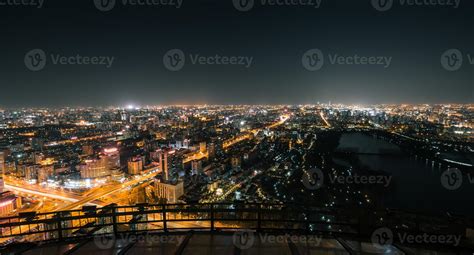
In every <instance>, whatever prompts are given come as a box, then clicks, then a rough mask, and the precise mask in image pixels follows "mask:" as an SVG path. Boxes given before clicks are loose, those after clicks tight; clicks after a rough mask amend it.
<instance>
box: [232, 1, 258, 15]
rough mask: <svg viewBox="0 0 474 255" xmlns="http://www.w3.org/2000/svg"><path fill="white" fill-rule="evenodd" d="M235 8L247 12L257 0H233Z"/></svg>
mask: <svg viewBox="0 0 474 255" xmlns="http://www.w3.org/2000/svg"><path fill="white" fill-rule="evenodd" d="M232 3H233V4H234V7H235V9H237V10H239V11H241V12H246V11H250V10H251V9H252V8H253V6H254V5H255V0H232Z"/></svg>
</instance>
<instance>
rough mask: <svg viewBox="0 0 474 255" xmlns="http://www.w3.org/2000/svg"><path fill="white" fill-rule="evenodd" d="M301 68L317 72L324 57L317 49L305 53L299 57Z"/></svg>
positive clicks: (321, 65)
mask: <svg viewBox="0 0 474 255" xmlns="http://www.w3.org/2000/svg"><path fill="white" fill-rule="evenodd" d="M301 63H302V64H303V67H304V68H305V69H306V70H308V71H317V70H319V69H321V68H322V67H323V65H324V55H323V52H322V51H321V50H319V49H311V50H308V51H306V52H305V53H304V54H303V56H302V57H301Z"/></svg>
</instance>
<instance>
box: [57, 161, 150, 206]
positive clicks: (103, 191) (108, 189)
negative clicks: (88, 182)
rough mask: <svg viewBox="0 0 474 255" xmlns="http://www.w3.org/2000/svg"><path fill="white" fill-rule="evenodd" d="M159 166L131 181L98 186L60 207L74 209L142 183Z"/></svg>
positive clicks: (148, 178)
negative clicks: (77, 199) (78, 198)
mask: <svg viewBox="0 0 474 255" xmlns="http://www.w3.org/2000/svg"><path fill="white" fill-rule="evenodd" d="M156 171H157V168H156V167H155V168H152V169H149V170H147V173H145V174H142V175H139V177H138V178H135V179H133V180H131V181H127V182H124V183H119V184H110V185H107V186H105V187H101V188H98V189H97V190H95V191H92V192H91V193H90V194H88V195H87V196H86V197H84V198H82V199H80V200H79V201H76V202H74V203H72V204H70V205H67V206H64V207H62V208H60V210H73V209H76V208H78V207H80V206H82V205H84V204H87V203H90V202H92V201H94V200H98V199H100V198H101V197H104V196H108V195H111V194H113V193H115V192H117V191H120V190H122V189H126V188H128V187H132V186H135V185H137V184H140V183H141V182H145V181H148V180H150V179H152V178H153V177H155V175H156V174H157V173H156Z"/></svg>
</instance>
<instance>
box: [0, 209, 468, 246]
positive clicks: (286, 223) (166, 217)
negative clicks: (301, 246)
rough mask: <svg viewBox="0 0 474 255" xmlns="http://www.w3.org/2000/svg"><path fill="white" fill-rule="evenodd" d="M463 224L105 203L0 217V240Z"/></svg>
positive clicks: (374, 215)
mask: <svg viewBox="0 0 474 255" xmlns="http://www.w3.org/2000/svg"><path fill="white" fill-rule="evenodd" d="M467 225H468V223H467V221H466V220H465V219H462V218H452V217H439V216H421V215H416V214H409V213H401V212H389V211H381V212H379V211H370V212H368V211H364V210H342V209H327V208H318V207H309V206H301V205H286V204H240V203H232V204H230V203H219V204H159V205H151V204H137V205H134V206H117V205H115V204H111V205H108V206H106V207H102V208H97V207H95V206H84V207H83V208H82V209H79V210H69V211H58V212H51V213H35V212H31V213H21V214H19V215H18V216H14V217H7V218H0V231H1V233H0V240H2V242H4V241H5V240H12V239H13V240H14V241H16V242H38V241H41V242H44V241H47V242H48V241H51V242H55V241H63V240H68V239H76V238H85V237H91V236H94V235H104V234H110V235H119V234H122V233H143V232H147V233H155V232H156V233H160V232H162V233H167V232H175V231H189V230H199V231H211V232H212V231H225V230H237V229H253V230H256V231H284V232H301V233H314V232H317V233H321V234H328V235H331V234H332V233H337V234H338V235H353V236H367V235H370V233H371V232H372V231H373V230H374V229H376V228H377V227H391V228H399V227H403V228H405V229H406V231H410V232H433V233H434V232H442V233H447V232H452V233H462V232H463V231H464V233H465V228H466V226H467Z"/></svg>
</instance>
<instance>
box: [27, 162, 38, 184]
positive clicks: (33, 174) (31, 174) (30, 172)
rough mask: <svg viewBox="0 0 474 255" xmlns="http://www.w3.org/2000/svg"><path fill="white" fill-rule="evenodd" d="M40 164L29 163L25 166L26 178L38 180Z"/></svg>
mask: <svg viewBox="0 0 474 255" xmlns="http://www.w3.org/2000/svg"><path fill="white" fill-rule="evenodd" d="M39 169H40V166H39V165H28V166H26V167H25V180H26V181H36V180H38V171H39Z"/></svg>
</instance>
